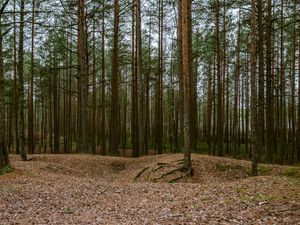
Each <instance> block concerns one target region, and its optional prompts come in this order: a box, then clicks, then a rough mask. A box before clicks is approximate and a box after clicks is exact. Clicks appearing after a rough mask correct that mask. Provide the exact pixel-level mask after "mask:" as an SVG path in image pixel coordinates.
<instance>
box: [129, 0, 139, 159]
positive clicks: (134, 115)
mask: <svg viewBox="0 0 300 225" xmlns="http://www.w3.org/2000/svg"><path fill="white" fill-rule="evenodd" d="M136 13H137V12H136V4H135V1H133V4H132V36H131V39H132V40H131V41H132V57H131V58H132V62H131V72H132V89H131V101H132V102H131V104H132V105H131V139H132V146H133V153H132V155H133V157H138V156H139V147H140V145H139V131H140V130H139V108H138V107H139V106H138V77H137V76H138V74H137V73H138V68H137V67H138V66H137V64H138V62H137V61H138V57H137V55H138V53H137V51H138V46H137V45H138V43H137V41H138V38H137V32H135V30H136V29H137V23H136V19H137V16H136Z"/></svg>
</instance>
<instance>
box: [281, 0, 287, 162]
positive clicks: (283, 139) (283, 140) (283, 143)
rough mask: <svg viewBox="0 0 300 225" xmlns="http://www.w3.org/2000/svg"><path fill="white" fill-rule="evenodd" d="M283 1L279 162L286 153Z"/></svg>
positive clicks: (282, 4) (282, 2) (282, 15)
mask: <svg viewBox="0 0 300 225" xmlns="http://www.w3.org/2000/svg"><path fill="white" fill-rule="evenodd" d="M283 6H284V1H283V0H281V12H280V26H281V29H280V113H279V114H280V145H279V148H280V157H279V163H280V164H283V163H284V161H285V159H284V156H285V153H286V122H285V121H286V102H285V60H284V59H285V56H284V30H283V29H284V11H283V10H284V8H283Z"/></svg>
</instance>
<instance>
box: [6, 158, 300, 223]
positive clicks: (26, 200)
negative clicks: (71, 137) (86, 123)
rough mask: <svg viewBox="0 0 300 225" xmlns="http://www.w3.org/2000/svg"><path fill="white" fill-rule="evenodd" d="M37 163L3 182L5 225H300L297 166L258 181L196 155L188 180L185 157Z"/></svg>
mask: <svg viewBox="0 0 300 225" xmlns="http://www.w3.org/2000/svg"><path fill="white" fill-rule="evenodd" d="M30 157H32V160H31V161H29V162H22V161H21V160H20V159H19V156H16V155H12V156H11V161H12V164H13V166H14V168H15V170H14V172H12V173H10V174H6V175H4V176H1V177H0V225H2V224H5V225H6V224H22V225H23V224H292V225H295V224H300V194H299V193H300V184H299V180H298V179H296V178H293V177H290V176H285V174H286V173H287V172H286V171H289V170H291V168H295V167H285V166H273V165H263V169H262V170H261V171H262V172H261V175H260V176H258V177H250V176H249V171H250V163H249V162H247V161H241V160H235V159H228V158H218V157H210V156H205V155H193V156H192V158H193V168H194V176H193V177H186V176H185V174H184V172H183V170H182V166H183V164H182V160H181V159H182V155H181V154H172V155H168V154H165V155H160V156H144V157H141V158H137V159H131V158H120V157H103V156H91V155H33V156H30ZM289 174H290V173H289Z"/></svg>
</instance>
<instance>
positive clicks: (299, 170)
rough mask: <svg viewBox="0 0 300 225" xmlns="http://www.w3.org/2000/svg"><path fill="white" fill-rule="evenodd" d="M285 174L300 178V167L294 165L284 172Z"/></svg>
mask: <svg viewBox="0 0 300 225" xmlns="http://www.w3.org/2000/svg"><path fill="white" fill-rule="evenodd" d="M283 175H284V176H287V177H292V178H296V179H299V180H300V167H292V168H289V169H286V170H285V171H284V172H283Z"/></svg>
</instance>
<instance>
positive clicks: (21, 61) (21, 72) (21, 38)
mask: <svg viewBox="0 0 300 225" xmlns="http://www.w3.org/2000/svg"><path fill="white" fill-rule="evenodd" d="M24 8H25V5H24V0H21V6H20V11H21V13H20V31H19V50H18V58H19V59H18V78H19V85H18V86H19V116H18V119H19V122H18V123H19V124H18V127H19V141H20V143H19V146H20V153H21V158H22V160H24V161H26V160H27V155H26V150H25V127H24V110H25V107H24V105H25V103H24V101H25V96H24Z"/></svg>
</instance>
